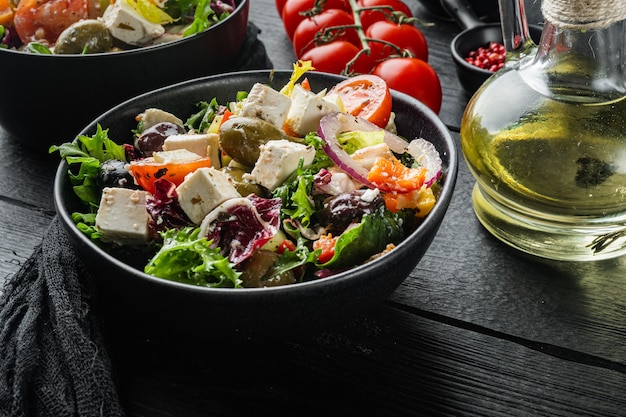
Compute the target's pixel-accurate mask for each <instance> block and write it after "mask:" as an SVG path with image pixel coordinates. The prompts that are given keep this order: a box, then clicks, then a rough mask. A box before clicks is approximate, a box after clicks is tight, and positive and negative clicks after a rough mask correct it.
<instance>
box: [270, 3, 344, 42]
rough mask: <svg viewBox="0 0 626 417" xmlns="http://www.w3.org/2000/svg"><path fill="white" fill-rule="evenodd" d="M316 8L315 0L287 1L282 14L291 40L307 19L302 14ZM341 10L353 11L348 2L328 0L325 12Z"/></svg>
mask: <svg viewBox="0 0 626 417" xmlns="http://www.w3.org/2000/svg"><path fill="white" fill-rule="evenodd" d="M313 7H315V0H287V2H286V3H285V5H284V6H283V10H282V12H281V18H282V20H283V26H284V27H285V32H286V33H287V36H288V37H289V39H293V33H294V32H295V31H296V28H297V27H298V24H299V23H300V22H301V21H303V20H304V19H306V16H304V15H302V13H304V12H306V11H309V10H311V9H312V8H313ZM329 9H340V10H344V11H346V12H350V13H351V11H352V9H351V8H350V3H348V0H328V1H327V2H326V4H325V5H324V10H329Z"/></svg>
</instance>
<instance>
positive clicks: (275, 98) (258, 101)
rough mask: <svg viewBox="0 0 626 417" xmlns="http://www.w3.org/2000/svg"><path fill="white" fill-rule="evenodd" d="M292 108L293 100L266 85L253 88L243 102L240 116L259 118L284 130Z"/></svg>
mask: <svg viewBox="0 0 626 417" xmlns="http://www.w3.org/2000/svg"><path fill="white" fill-rule="evenodd" d="M290 107H291V99H290V98H289V97H287V96H286V95H284V94H282V93H280V92H279V91H276V90H274V89H273V88H272V87H269V86H267V85H265V84H261V83H256V84H254V85H253V86H252V89H251V90H250V93H248V97H246V99H245V100H244V101H243V103H242V105H241V108H240V109H239V113H238V114H237V115H238V116H242V117H257V118H259V119H263V120H265V121H266V122H269V123H271V124H273V125H274V126H276V127H278V128H282V127H283V124H284V123H285V119H286V118H287V113H288V112H289V108H290Z"/></svg>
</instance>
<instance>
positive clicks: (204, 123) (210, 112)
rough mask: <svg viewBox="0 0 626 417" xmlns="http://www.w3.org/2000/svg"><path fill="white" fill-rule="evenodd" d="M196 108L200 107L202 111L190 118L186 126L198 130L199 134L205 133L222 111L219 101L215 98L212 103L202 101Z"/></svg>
mask: <svg viewBox="0 0 626 417" xmlns="http://www.w3.org/2000/svg"><path fill="white" fill-rule="evenodd" d="M196 106H197V107H200V110H199V111H198V112H197V113H194V114H192V115H191V116H189V118H188V119H187V121H186V122H185V126H187V127H189V128H190V129H194V130H197V131H198V132H204V131H205V130H206V129H207V128H208V127H209V126H211V123H212V122H213V119H215V116H216V115H217V112H218V111H219V109H220V105H219V103H218V102H217V100H216V99H215V98H213V99H212V100H211V101H210V102H206V101H201V102H199V103H197V104H196Z"/></svg>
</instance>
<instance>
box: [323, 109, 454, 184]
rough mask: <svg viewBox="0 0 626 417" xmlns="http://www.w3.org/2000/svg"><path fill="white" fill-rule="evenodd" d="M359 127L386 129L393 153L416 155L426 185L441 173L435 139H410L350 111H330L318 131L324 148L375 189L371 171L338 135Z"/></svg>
mask: <svg viewBox="0 0 626 417" xmlns="http://www.w3.org/2000/svg"><path fill="white" fill-rule="evenodd" d="M354 130H358V131H361V132H372V131H378V130H384V132H385V137H384V141H385V143H386V144H387V145H388V146H389V149H391V150H392V151H393V152H395V153H397V154H402V153H404V152H408V153H410V154H411V155H412V156H413V158H415V160H416V161H417V162H418V163H419V164H420V166H423V167H425V168H426V185H427V186H430V185H432V183H433V182H435V181H436V180H437V179H438V178H439V177H440V176H441V169H442V168H441V167H442V162H441V158H440V157H439V152H437V149H436V148H435V145H433V144H432V143H431V142H428V141H427V140H425V139H422V138H417V139H414V140H412V141H411V142H407V141H406V140H404V139H403V138H401V137H400V136H398V135H396V134H394V133H392V132H390V131H388V130H386V129H382V128H380V127H378V126H377V125H375V124H374V123H371V122H369V121H367V120H365V119H362V118H360V117H355V116H352V115H350V114H347V113H338V112H335V113H329V114H327V115H326V116H324V117H322V119H321V120H320V125H319V128H318V129H317V134H318V135H319V136H320V137H321V138H322V140H323V141H324V146H323V149H324V151H325V152H326V154H327V155H328V156H329V157H330V159H332V160H333V162H334V163H335V164H337V166H338V167H339V168H341V169H342V170H343V171H345V172H346V173H347V174H348V175H350V176H351V177H352V178H354V179H355V180H357V181H359V182H360V183H362V184H364V185H366V186H368V187H370V188H375V187H376V186H375V185H374V184H372V183H371V182H370V181H369V180H368V179H367V176H368V174H369V171H368V170H367V169H365V168H363V167H362V166H361V165H359V164H358V163H357V162H355V161H354V159H352V157H351V156H350V155H349V154H348V153H347V152H346V151H344V150H343V149H342V148H341V145H339V142H338V141H337V135H338V134H340V133H343V132H350V131H354Z"/></svg>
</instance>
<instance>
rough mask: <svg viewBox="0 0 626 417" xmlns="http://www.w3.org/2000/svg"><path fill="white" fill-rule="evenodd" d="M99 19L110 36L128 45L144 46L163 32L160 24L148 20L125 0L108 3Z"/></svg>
mask: <svg viewBox="0 0 626 417" xmlns="http://www.w3.org/2000/svg"><path fill="white" fill-rule="evenodd" d="M99 19H100V20H101V21H102V23H104V25H105V26H106V27H107V28H108V29H109V32H111V36H113V37H114V38H116V39H119V40H120V41H122V42H124V43H127V44H129V45H138V46H144V45H147V44H149V43H150V42H152V41H153V40H154V39H155V38H158V37H159V36H161V35H163V33H165V29H164V28H163V26H162V25H159V24H156V23H152V22H150V21H149V20H148V19H146V18H145V17H143V16H142V15H140V14H139V13H138V12H137V11H136V10H135V9H134V8H133V7H132V6H131V5H130V4H128V1H126V0H117V1H116V2H115V3H113V4H111V5H109V7H107V8H106V10H105V11H104V14H103V15H102V17H101V18H99Z"/></svg>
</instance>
